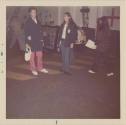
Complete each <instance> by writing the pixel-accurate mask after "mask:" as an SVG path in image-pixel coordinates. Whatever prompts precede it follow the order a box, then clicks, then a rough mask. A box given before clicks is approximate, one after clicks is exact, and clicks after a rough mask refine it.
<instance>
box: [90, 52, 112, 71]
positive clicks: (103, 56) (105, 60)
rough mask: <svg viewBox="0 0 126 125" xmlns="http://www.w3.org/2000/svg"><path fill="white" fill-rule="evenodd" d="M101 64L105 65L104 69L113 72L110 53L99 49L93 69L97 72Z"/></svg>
mask: <svg viewBox="0 0 126 125" xmlns="http://www.w3.org/2000/svg"><path fill="white" fill-rule="evenodd" d="M101 65H102V66H104V69H105V71H106V72H107V73H110V72H112V63H111V58H110V56H109V53H107V52H100V51H98V50H97V51H96V56H95V59H94V63H93V65H92V67H91V70H93V71H95V72H97V71H98V69H99V68H100V66H101Z"/></svg>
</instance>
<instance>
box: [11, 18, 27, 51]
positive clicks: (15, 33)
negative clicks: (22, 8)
mask: <svg viewBox="0 0 126 125" xmlns="http://www.w3.org/2000/svg"><path fill="white" fill-rule="evenodd" d="M10 29H11V31H12V38H11V43H10V45H9V48H13V47H14V45H15V44H16V42H18V44H19V49H20V50H21V51H24V50H25V38H24V31H23V28H22V23H21V21H20V19H19V17H18V16H14V17H12V19H11V21H10Z"/></svg>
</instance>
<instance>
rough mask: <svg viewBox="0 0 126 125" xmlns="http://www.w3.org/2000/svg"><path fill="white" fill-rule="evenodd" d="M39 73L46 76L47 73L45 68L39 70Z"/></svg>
mask: <svg viewBox="0 0 126 125" xmlns="http://www.w3.org/2000/svg"><path fill="white" fill-rule="evenodd" d="M40 72H42V73H46V74H47V73H48V70H47V69H45V68H43V69H41V70H40Z"/></svg>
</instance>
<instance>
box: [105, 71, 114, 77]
mask: <svg viewBox="0 0 126 125" xmlns="http://www.w3.org/2000/svg"><path fill="white" fill-rule="evenodd" d="M106 75H107V76H108V77H109V76H113V75H114V73H113V72H110V73H107V74H106Z"/></svg>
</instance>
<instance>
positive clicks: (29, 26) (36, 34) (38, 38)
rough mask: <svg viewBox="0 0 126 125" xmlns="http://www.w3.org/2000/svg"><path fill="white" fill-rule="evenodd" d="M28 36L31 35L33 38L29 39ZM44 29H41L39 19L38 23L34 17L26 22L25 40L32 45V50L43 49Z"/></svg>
mask: <svg viewBox="0 0 126 125" xmlns="http://www.w3.org/2000/svg"><path fill="white" fill-rule="evenodd" d="M28 36H31V40H30V41H29V40H28V39H27V37H28ZM42 39H43V36H42V31H41V25H40V23H39V21H37V24H36V23H35V22H34V21H33V20H32V18H29V19H28V20H27V22H26V24H25V41H26V43H28V44H29V45H30V46H31V50H32V51H41V50H42V48H43V43H42Z"/></svg>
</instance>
